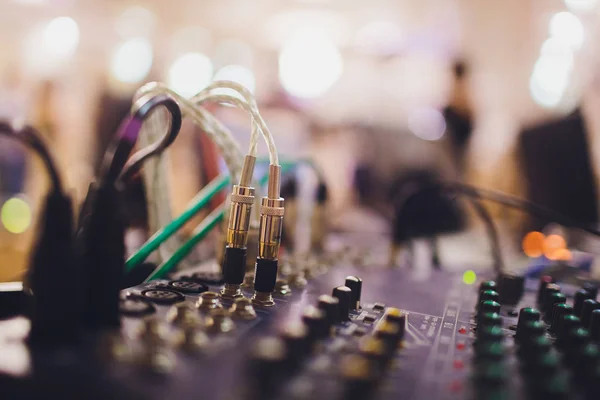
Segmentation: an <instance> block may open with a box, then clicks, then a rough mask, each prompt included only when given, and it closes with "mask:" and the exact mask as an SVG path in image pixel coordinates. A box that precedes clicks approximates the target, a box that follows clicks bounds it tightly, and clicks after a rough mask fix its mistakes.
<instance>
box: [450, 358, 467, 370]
mask: <svg viewBox="0 0 600 400" xmlns="http://www.w3.org/2000/svg"><path fill="white" fill-rule="evenodd" d="M452 366H453V367H454V369H463V368H464V367H465V363H464V362H462V360H454V362H453V363H452Z"/></svg>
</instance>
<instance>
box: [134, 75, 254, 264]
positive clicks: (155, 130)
mask: <svg viewBox="0 0 600 400" xmlns="http://www.w3.org/2000/svg"><path fill="white" fill-rule="evenodd" d="M148 94H168V95H170V96H172V97H173V98H175V99H176V100H177V102H178V104H179V105H180V107H181V109H182V112H183V114H184V116H185V117H188V118H190V119H191V120H192V122H193V123H194V124H195V125H196V126H198V127H199V128H200V129H202V131H203V132H205V133H206V134H207V135H208V137H209V138H210V139H211V140H212V141H213V142H214V143H215V144H216V146H217V147H218V148H219V150H220V152H221V154H222V156H223V159H224V161H225V164H226V166H227V168H228V170H229V172H230V174H231V175H232V176H233V177H234V180H235V179H238V178H239V176H240V174H241V160H242V159H243V155H242V152H241V151H240V149H239V145H238V143H237V141H236V140H235V139H234V138H233V136H232V134H231V133H230V132H229V130H228V129H227V128H226V127H225V126H223V125H222V124H221V123H220V122H219V121H218V120H217V119H216V118H215V117H214V116H213V115H212V114H211V113H210V112H209V111H208V110H206V109H205V108H203V107H200V106H197V105H196V104H194V103H192V102H191V101H190V100H188V99H186V98H184V97H182V96H179V95H178V94H177V93H175V92H174V91H172V90H170V89H169V88H167V87H166V86H165V85H164V84H162V83H156V82H154V83H149V84H147V85H144V86H143V87H142V88H140V89H139V90H138V92H137V94H136V96H142V95H148ZM236 100H238V101H239V99H236ZM161 126H162V124H161V120H160V118H159V117H158V116H156V117H153V118H151V120H150V121H149V123H148V124H147V126H146V127H144V129H143V130H142V132H141V138H140V142H142V143H144V142H147V141H150V140H153V139H155V138H156V137H157V136H158V135H160V129H161ZM167 161H168V160H167V157H166V155H163V156H161V157H158V158H157V159H155V160H151V161H150V162H149V163H148V165H147V166H146V168H144V171H143V177H144V183H145V186H146V189H147V190H146V198H147V202H148V216H149V229H150V231H151V232H155V231H158V230H159V229H161V228H163V227H165V226H166V225H168V224H169V223H170V222H171V221H172V219H173V217H172V213H171V204H170V198H169V193H170V190H169V186H170V185H169V179H168V174H167ZM182 244H183V241H182V240H181V239H179V238H177V237H172V238H171V239H170V240H168V241H166V242H164V243H162V244H161V246H160V247H159V251H158V253H159V257H158V258H159V261H161V260H162V261H164V260H166V259H168V258H169V257H170V256H171V255H172V254H173V253H174V252H175V251H176V249H177V248H178V247H180V246H181V245H182ZM191 263H192V262H191V260H190V261H187V260H184V261H183V264H184V266H188V265H189V264H191Z"/></svg>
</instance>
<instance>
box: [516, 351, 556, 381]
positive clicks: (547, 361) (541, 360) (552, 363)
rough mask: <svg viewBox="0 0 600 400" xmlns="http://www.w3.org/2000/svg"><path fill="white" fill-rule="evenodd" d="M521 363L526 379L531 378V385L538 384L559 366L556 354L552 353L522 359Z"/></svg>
mask: <svg viewBox="0 0 600 400" xmlns="http://www.w3.org/2000/svg"><path fill="white" fill-rule="evenodd" d="M522 361H523V364H522V367H523V371H524V372H525V374H526V378H531V379H532V381H533V383H535V382H539V380H540V378H544V377H547V376H551V375H552V374H554V373H555V372H556V371H557V370H558V368H559V366H560V362H559V359H558V357H557V355H556V353H555V352H552V351H548V352H546V353H543V354H540V355H539V356H532V357H529V358H524V359H522Z"/></svg>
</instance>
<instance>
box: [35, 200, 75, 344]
mask: <svg viewBox="0 0 600 400" xmlns="http://www.w3.org/2000/svg"><path fill="white" fill-rule="evenodd" d="M41 216H42V217H41V220H40V222H39V226H38V236H37V239H36V243H35V246H34V248H33V251H32V254H31V258H30V262H29V269H28V272H27V275H26V277H25V282H24V287H25V288H24V290H25V292H26V294H27V296H28V301H27V303H28V305H27V313H28V315H29V317H30V319H31V330H30V333H29V342H30V344H32V345H42V346H43V345H48V346H52V345H56V344H66V343H69V342H72V341H73V340H75V339H76V337H77V336H78V334H79V332H80V321H81V320H80V318H81V309H80V305H81V294H82V292H81V290H80V289H81V284H80V282H81V281H80V276H79V275H78V271H77V267H76V264H75V260H74V253H73V208H72V203H71V199H70V198H69V197H68V196H65V195H64V194H63V193H61V192H58V191H53V192H50V193H49V194H48V195H47V196H46V199H45V204H44V207H43V211H42V213H41Z"/></svg>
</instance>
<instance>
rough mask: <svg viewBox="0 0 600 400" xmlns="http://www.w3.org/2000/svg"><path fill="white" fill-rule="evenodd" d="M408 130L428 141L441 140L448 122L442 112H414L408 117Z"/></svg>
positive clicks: (424, 109) (419, 110)
mask: <svg viewBox="0 0 600 400" xmlns="http://www.w3.org/2000/svg"><path fill="white" fill-rule="evenodd" d="M408 129H410V131H411V132H412V133H413V134H414V135H415V136H417V137H419V138H421V139H423V140H428V141H436V140H440V139H441V138H442V137H443V136H444V133H445V132H446V121H445V120H444V116H443V115H442V113H441V112H439V111H438V110H436V109H434V108H420V109H417V110H413V111H412V112H411V113H410V114H409V116H408Z"/></svg>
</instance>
